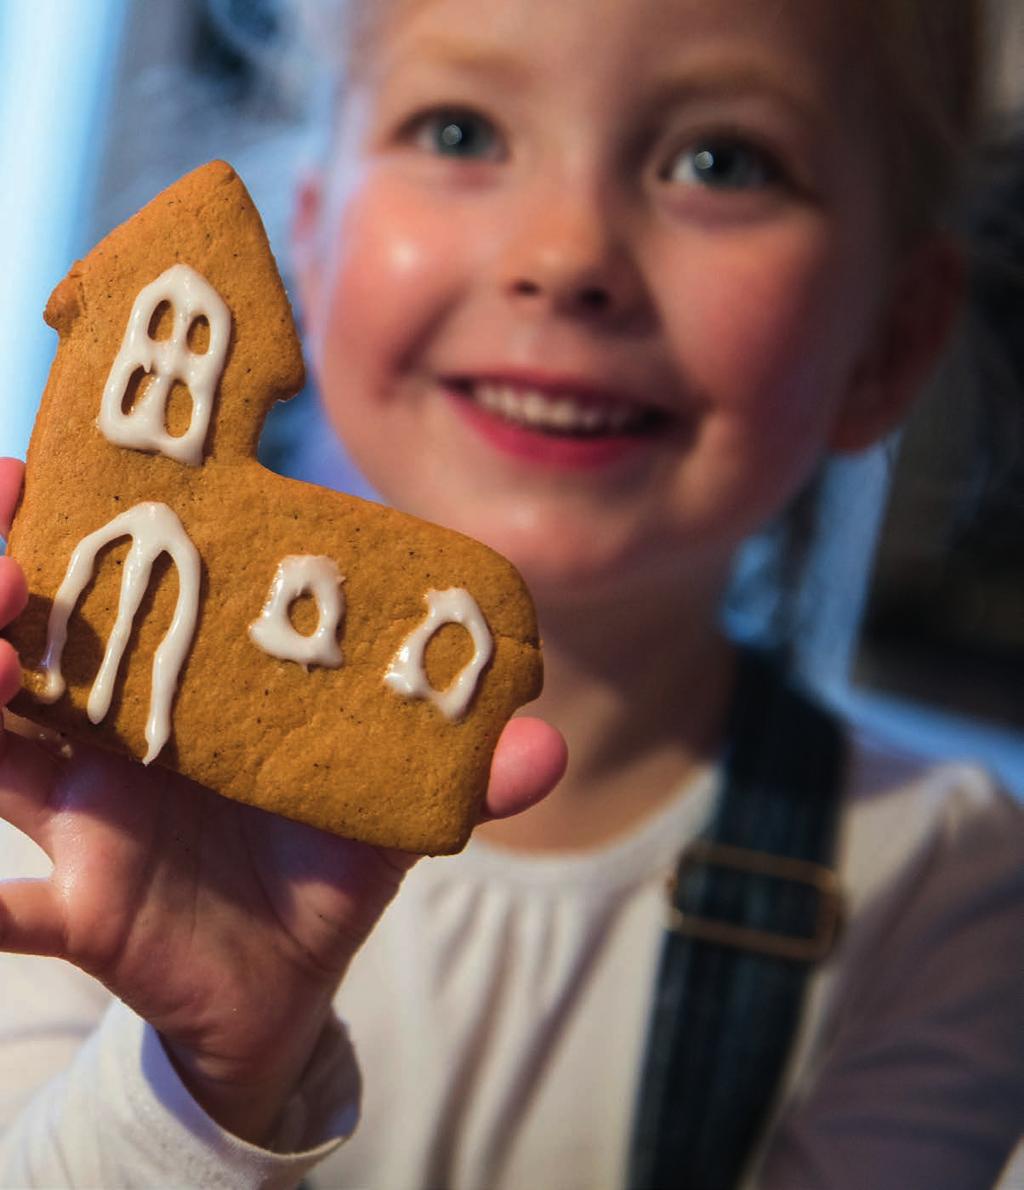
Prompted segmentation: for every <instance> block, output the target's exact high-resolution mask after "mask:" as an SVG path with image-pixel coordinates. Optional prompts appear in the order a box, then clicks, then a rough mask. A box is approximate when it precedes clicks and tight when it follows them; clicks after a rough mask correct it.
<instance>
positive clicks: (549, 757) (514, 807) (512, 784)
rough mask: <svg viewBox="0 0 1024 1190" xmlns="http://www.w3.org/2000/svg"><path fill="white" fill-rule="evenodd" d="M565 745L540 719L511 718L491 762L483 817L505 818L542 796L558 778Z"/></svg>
mask: <svg viewBox="0 0 1024 1190" xmlns="http://www.w3.org/2000/svg"><path fill="white" fill-rule="evenodd" d="M568 757H569V753H568V749H567V748H566V744H565V740H564V739H563V738H562V735H561V733H560V732H559V731H558V730H557V729H556V728H554V727H552V726H551V724H550V723H545V721H544V720H543V719H534V718H522V719H513V720H512V721H511V722H510V723H509V724H508V726H507V727H506V728H505V730H504V731H503V732H502V733H501V739H500V740H499V741H498V747H497V748H496V749H495V752H494V759H493V761H492V762H491V780H490V784H489V785H488V788H487V802H486V813H485V817H487V818H508V817H510V816H511V815H513V814H519V813H521V812H522V811H523V810H527V809H529V808H530V806H532V805H534V804H535V803H536V802H539V801H540V800H541V799H542V798H544V797H546V796H547V795H548V794H549V793H550V792H551V790H552V789H554V787H555V786H556V785H557V784H558V782H559V781H560V780H561V779H562V775H563V773H564V772H565V766H566V764H567V762H568Z"/></svg>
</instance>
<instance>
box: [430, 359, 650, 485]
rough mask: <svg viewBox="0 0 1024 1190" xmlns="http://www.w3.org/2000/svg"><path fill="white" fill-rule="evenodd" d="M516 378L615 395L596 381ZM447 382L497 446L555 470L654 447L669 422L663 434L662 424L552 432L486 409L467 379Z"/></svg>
mask: <svg viewBox="0 0 1024 1190" xmlns="http://www.w3.org/2000/svg"><path fill="white" fill-rule="evenodd" d="M488 379H490V377H488ZM501 379H502V381H503V382H505V383H508V380H509V378H508V376H507V374H504V373H503V374H502V377H501ZM538 379H539V378H538ZM514 383H515V384H517V385H520V386H522V387H524V388H525V387H528V388H533V389H535V390H541V391H547V392H551V393H557V394H566V393H569V394H571V395H572V396H574V397H575V398H576V399H577V400H580V399H582V400H584V401H593V402H595V403H598V402H601V401H607V400H609V399H610V398H609V397H608V396H607V395H606V394H604V393H602V392H599V391H597V390H595V389H594V388H592V387H590V386H583V385H579V384H578V383H577V384H566V385H562V384H556V383H554V382H552V381H551V380H550V379H549V378H545V380H544V381H542V382H541V383H538V382H537V380H536V379H535V380H532V381H531V382H529V383H526V382H524V379H523V378H522V376H519V375H517V377H516V378H515V381H514ZM441 384H442V388H443V390H444V391H445V393H446V395H447V396H448V397H449V398H450V399H451V402H452V404H453V406H454V407H455V409H456V411H457V412H458V414H459V416H460V417H461V419H462V421H463V423H464V424H465V425H467V426H469V428H470V429H471V430H473V431H474V432H475V433H476V434H477V435H479V437H481V438H482V439H483V440H484V441H485V442H487V443H488V444H489V445H490V446H491V447H492V448H493V449H495V450H497V451H499V452H500V453H501V454H504V455H506V456H508V457H511V458H515V459H519V460H523V461H525V462H528V463H532V464H535V465H537V466H541V467H546V468H550V469H553V470H563V471H585V470H597V469H599V468H602V467H610V466H612V465H614V464H616V463H620V462H623V461H625V460H627V459H630V458H635V457H637V456H638V455H640V454H642V453H644V452H646V451H648V450H650V449H651V446H652V444H654V443H656V442H657V441H658V440H659V439H660V438H661V437H662V433H663V432H664V425H661V426H660V429H661V431H662V433H659V432H658V430H657V429H653V430H651V431H649V432H637V431H635V430H633V431H628V430H624V431H621V432H609V433H603V434H597V435H593V436H574V435H573V434H568V433H565V434H563V433H551V432H548V431H545V430H543V429H539V428H537V427H534V426H530V425H524V424H521V423H519V422H515V421H510V420H508V419H507V418H505V417H503V416H501V414H500V413H497V412H494V411H492V410H490V409H485V408H484V407H483V406H482V405H480V404H478V403H477V402H476V401H475V400H474V399H473V397H472V396H471V395H469V386H468V385H467V384H466V383H465V382H461V381H455V380H449V381H442V382H441Z"/></svg>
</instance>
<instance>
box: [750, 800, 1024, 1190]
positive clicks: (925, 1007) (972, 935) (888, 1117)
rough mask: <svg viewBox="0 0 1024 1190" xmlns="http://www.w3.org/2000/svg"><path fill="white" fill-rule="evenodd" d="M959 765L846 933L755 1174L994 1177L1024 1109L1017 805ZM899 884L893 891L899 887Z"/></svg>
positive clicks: (802, 1179) (969, 1182)
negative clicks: (813, 1054) (935, 813)
mask: <svg viewBox="0 0 1024 1190" xmlns="http://www.w3.org/2000/svg"><path fill="white" fill-rule="evenodd" d="M981 782H982V779H981V778H978V779H977V780H975V781H973V782H972V780H971V779H965V783H964V787H963V789H962V790H961V793H960V795H959V796H957V797H954V798H952V799H949V800H948V801H947V803H946V808H945V812H944V815H943V818H942V820H941V821H940V822H939V823H938V824H937V828H936V830H935V831H934V832H933V833H932V835H931V837H930V839H929V841H928V844H927V846H925V847H923V848H922V849H921V852H920V854H919V855H918V856H916V857H914V859H913V861H912V862H911V863H909V864H908V865H907V867H906V868H905V870H904V873H903V877H904V878H903V879H902V880H901V881H900V882H899V888H898V889H896V890H890V892H891V893H892V895H888V896H880V897H878V898H877V899H876V901H875V903H874V904H871V905H868V906H866V907H865V909H864V912H863V913H862V915H861V920H860V921H858V922H856V923H854V926H853V928H852V929H851V931H850V938H849V942H848V945H847V947H846V949H847V951H848V954H847V956H846V963H845V967H846V971H845V972H844V973H843V974H842V975H841V976H840V978H839V979H838V980H837V983H838V984H839V985H840V986H837V988H836V991H835V995H834V997H832V999H833V1004H832V1006H831V1009H830V1012H829V1014H828V1018H829V1021H828V1026H827V1031H828V1035H827V1036H826V1037H825V1038H824V1041H823V1044H822V1046H821V1049H820V1058H819V1060H818V1061H817V1062H816V1064H815V1067H814V1069H812V1070H811V1071H809V1072H808V1077H806V1078H805V1079H804V1081H803V1085H802V1086H801V1087H800V1088H799V1091H798V1093H797V1094H796V1095H794V1096H793V1097H792V1099H791V1100H790V1101H789V1103H788V1105H787V1106H786V1107H785V1108H784V1109H783V1111H782V1113H781V1116H780V1118H779V1121H778V1126H777V1129H776V1131H775V1134H774V1137H773V1139H772V1142H771V1143H770V1146H769V1148H768V1151H767V1153H766V1157H765V1160H764V1163H763V1165H762V1167H761V1171H760V1175H759V1177H758V1178H757V1180H756V1184H757V1186H758V1187H760V1188H761V1190H784V1188H785V1190H792V1188H795V1187H800V1188H801V1190H814V1188H816V1187H822V1188H824V1187H828V1188H829V1190H860V1188H862V1187H864V1186H871V1187H873V1188H874V1190H904V1188H906V1187H918V1186H921V1187H929V1188H930V1190H943V1188H946V1187H948V1188H949V1190H975V1188H977V1190H990V1188H991V1187H992V1186H993V1184H994V1183H995V1182H996V1180H997V1179H998V1177H999V1172H1000V1170H1001V1169H1002V1168H1003V1166H1004V1164H1005V1162H1006V1160H1007V1155H1008V1154H1009V1152H1010V1151H1011V1150H1012V1148H1013V1146H1014V1144H1015V1142H1016V1140H1017V1138H1018V1136H1019V1135H1020V1130H1021V1127H1022V1124H1024V1106H1022V1105H1024V813H1022V808H1021V807H1020V806H1019V805H1018V804H1016V803H1014V802H1012V801H1011V800H1010V799H1009V798H1008V797H1005V796H1003V795H1000V794H997V793H994V792H992V791H991V790H988V791H987V792H986V790H985V789H984V787H983V784H982V783H981ZM897 894H898V895H897Z"/></svg>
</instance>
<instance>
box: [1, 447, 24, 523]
mask: <svg viewBox="0 0 1024 1190" xmlns="http://www.w3.org/2000/svg"><path fill="white" fill-rule="evenodd" d="M24 479H25V464H24V463H23V462H22V461H21V460H20V459H0V537H4V538H6V537H7V535H8V534H9V533H10V531H11V521H12V520H13V519H14V509H15V507H16V506H17V503H18V497H19V496H20V495H21V485H22V483H23V482H24Z"/></svg>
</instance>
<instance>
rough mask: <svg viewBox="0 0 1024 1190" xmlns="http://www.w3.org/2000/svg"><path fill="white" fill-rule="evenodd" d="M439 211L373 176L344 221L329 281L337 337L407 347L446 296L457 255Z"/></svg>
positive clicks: (397, 349) (350, 201)
mask: <svg viewBox="0 0 1024 1190" xmlns="http://www.w3.org/2000/svg"><path fill="white" fill-rule="evenodd" d="M437 223H438V220H437V216H436V214H435V213H434V212H432V211H429V210H427V209H425V208H424V207H423V206H422V205H421V204H414V203H413V202H411V201H410V199H409V198H408V197H406V196H405V195H403V194H402V193H401V192H397V193H396V192H395V190H394V188H387V187H381V186H374V185H372V184H367V185H365V186H364V187H362V188H361V189H360V190H359V191H357V192H354V193H352V194H350V195H349V196H348V198H347V202H346V208H345V211H344V214H343V217H342V218H341V219H340V220H339V221H338V223H337V225H336V226H337V231H336V233H335V240H336V251H335V253H334V256H333V263H332V265H331V266H330V267H331V272H332V277H331V281H330V284H329V286H328V292H329V298H328V300H329V303H330V308H329V312H328V323H329V327H330V337H331V338H332V339H335V340H337V339H339V338H341V339H343V340H344V341H345V342H346V343H347V344H349V345H350V348H358V347H359V345H362V346H363V348H366V349H369V348H376V350H378V351H383V350H387V351H389V353H390V352H393V353H396V354H399V355H400V354H402V353H403V351H404V350H405V347H406V346H407V345H408V344H409V343H412V342H415V340H416V339H417V338H418V336H419V334H420V333H421V331H422V328H423V325H424V322H425V321H426V320H429V319H431V318H433V317H434V316H435V313H436V307H437V306H438V305H439V304H442V305H443V303H444V300H445V292H444V291H445V288H446V287H447V286H448V285H449V284H450V274H451V272H452V261H451V259H450V257H448V258H447V259H446V255H445V252H444V250H443V244H442V238H441V236H440V235H439V234H438V226H437Z"/></svg>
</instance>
